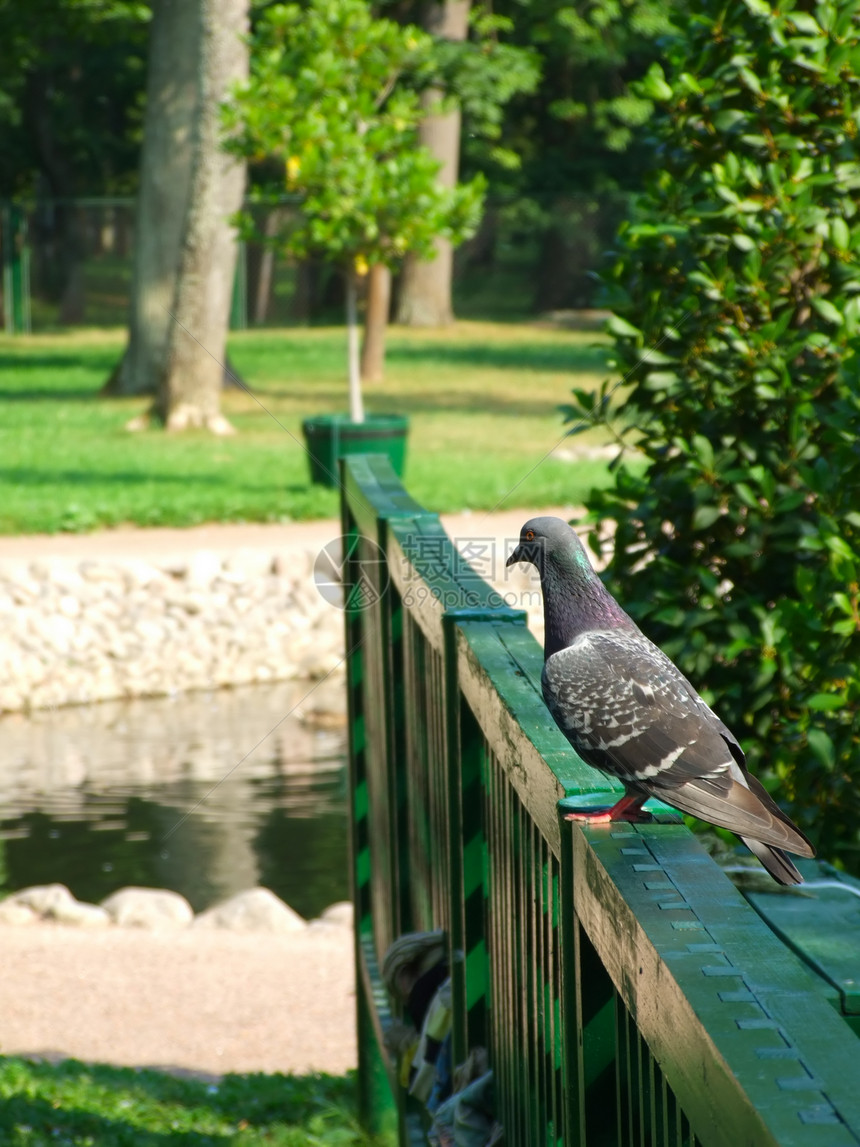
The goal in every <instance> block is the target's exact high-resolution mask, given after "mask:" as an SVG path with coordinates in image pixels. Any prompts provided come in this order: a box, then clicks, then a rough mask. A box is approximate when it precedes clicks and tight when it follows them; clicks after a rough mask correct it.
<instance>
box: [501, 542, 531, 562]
mask: <svg viewBox="0 0 860 1147" xmlns="http://www.w3.org/2000/svg"><path fill="white" fill-rule="evenodd" d="M531 561H534V556H533V555H532V553H531V552H530V547H529V546H526V545H523V543H522V542H520V544H519V545H518V546H517V548H516V549H515V550H514V552H513V553H512V554H511V556H510V557H509V558H508V560H507V561H506V562H505V566H506V567H507V566H515V565H516V564H517V562H531Z"/></svg>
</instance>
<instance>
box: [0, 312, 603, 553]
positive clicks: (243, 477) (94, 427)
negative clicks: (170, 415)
mask: <svg viewBox="0 0 860 1147" xmlns="http://www.w3.org/2000/svg"><path fill="white" fill-rule="evenodd" d="M123 342H124V335H123V333H122V332H118V331H103V330H85V331H77V332H74V333H71V334H54V335H40V336H30V337H20V336H19V337H8V336H0V400H2V410H3V417H2V420H0V422H1V423H2V424H0V486H2V491H3V494H2V498H0V533H31V532H42V531H45V532H56V531H60V530H77V531H81V530H92V529H96V528H99V527H103V526H115V525H119V524H123V523H136V524H138V525H142V526H149V525H174V526H186V525H192V524H195V523H200V522H207V521H286V520H300V519H308V518H315V517H327V516H333V515H335V514H336V513H337V496H336V493H335V492H334V491H331V490H326V489H323V488H321V487H315V486H312V485H311V484H310V482H309V478H308V467H307V458H306V455H305V453H304V450H303V448H302V446H301V444H300V443H301V432H300V424H301V420H302V418H303V417H306V416H308V415H311V414H318V413H322V412H327V411H335V410H343V409H345V407H346V386H345V382H344V373H345V347H344V332H343V331H342V330H341V329H337V328H324V329H310V330H275V331H253V332H242V333H239V334H235V335H234V336H232V338H231V340H230V356H231V361H232V363H233V365H234V367H235V368H236V369H237V370H238V371H239V372H240V374H241V376H242V377H243V379H244V380H245V381H246V382H247V383H248V384H249V385H250V386H251V387H252V388H253V394H254V397H252V396H250V395H248V394H246V393H244V392H242V391H239V390H230V391H228V392H226V393H225V395H224V400H223V408H224V412H225V413H226V414H227V416H228V417H229V418H230V420H231V421H232V423H233V424H234V426H235V427H236V429H237V430H238V431H239V433H238V434H237V435H236V436H235V437H231V438H213V437H212V436H210V435H208V434H205V433H202V432H200V433H187V434H182V435H167V434H164V433H163V432H162V431H160V430H157V429H154V430H149V431H144V432H142V433H137V434H132V433H129V432H127V431H126V430H125V429H124V427H125V425H126V423H127V422H128V421H129V420H130V419H131V418H133V417H134V416H135V415H138V414H140V413H142V412H143V411H144V410H145V408H146V405H147V403H146V400H145V399H141V398H137V399H110V398H103V397H101V395H100V394H99V390H100V387H101V385H102V384H103V383H104V381H105V379H106V378H107V377H108V375H109V374H110V371H111V369H112V367H113V366H114V364H115V363H116V361H117V359H118V356H119V355H120V353H121V351H122V347H123ZM604 361H605V351H604V349H603V347H602V346H601V345H600V342H599V336H597V335H595V334H593V333H590V332H582V331H568V330H557V329H547V328H543V327H538V326H536V325H528V324H500V323H460V324H458V325H457V326H456V327H454V328H453V329H452V330H450V331H445V332H441V333H428V332H419V331H410V330H405V329H397V328H395V329H394V330H393V331H392V333H391V336H390V339H389V354H388V368H387V377H386V381H385V382H384V383H382V384H378V385H373V386H367V387H366V388H365V396H366V403H367V407H368V409H369V410H370V411H397V412H401V413H406V414H408V415H409V416H410V419H411V433H410V440H409V447H408V458H407V468H406V474H405V481H406V484H407V485H408V487H409V490H410V492H411V493H412V494H413V495H414V497H416V498H417V499H418V501H419V502H422V503H423V504H424V505H426V506H427V507H428V508H429V509H432V510H437V511H450V510H460V509H465V508H471V509H475V510H487V509H492V508H494V507H495V506H496V505H498V504H501V505H502V506H504V507H506V508H514V507H517V506H549V505H566V504H576V503H578V502H579V501H580V500H581V498H582V497H583V495H584V494H585V492H586V491H587V490H588V489H589V488H590V486H591V485H592V484H599V483H602V482H605V481H606V480H607V469H606V462H605V461H603V460H599V459H598V460H594V459H590V460H589V459H584V460H573V461H572V460H570V452H571V449H572V448H575V449H576V450H580V449H581V448H582V446H583V445H587V444H588V443H589V441H591V442H593V441H594V440H593V439H589V437H588V435H583V436H580V437H577V438H575V439H571V440H569V441H566V442H564V441H561V440H562V438H563V435H564V432H565V428H564V426H563V424H562V421H561V417H560V414H559V412H558V406H559V404H560V403H563V402H565V401H566V400H567V398H568V396H569V392H570V389H571V387H572V386H573V385H589V384H590V383H596V382H598V381H599V380H600V379H601V378H602V377H603V376H604V373H605V367H604ZM556 447H557V448H558V449H556V451H555V453H553V454H552V455H551V456H549V457H547V455H548V454H549V452H550V451H552V450H553V448H556ZM565 455H567V458H565V457H564V456H565Z"/></svg>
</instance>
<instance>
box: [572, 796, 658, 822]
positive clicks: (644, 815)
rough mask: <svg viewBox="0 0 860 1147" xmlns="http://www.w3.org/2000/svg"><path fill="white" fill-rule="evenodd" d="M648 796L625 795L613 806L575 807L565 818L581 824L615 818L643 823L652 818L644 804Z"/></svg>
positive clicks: (608, 820)
mask: <svg viewBox="0 0 860 1147" xmlns="http://www.w3.org/2000/svg"><path fill="white" fill-rule="evenodd" d="M646 800H647V797H628V796H623V797H622V798H621V800H620V801H618V802H617V803H616V804H614V805H613V806H612V808H583V809H573V810H572V811H571V812H567V813H565V814H564V819H565V820H575V821H579V822H580V823H581V824H609V822H610V821H613V820H626V821H629V822H630V823H631V824H641V823H642V822H643V821H649V820H652V819H653V818H652V816H651V813H650V812H644V811H643V809H642V805H643V804H644V802H645V801H646Z"/></svg>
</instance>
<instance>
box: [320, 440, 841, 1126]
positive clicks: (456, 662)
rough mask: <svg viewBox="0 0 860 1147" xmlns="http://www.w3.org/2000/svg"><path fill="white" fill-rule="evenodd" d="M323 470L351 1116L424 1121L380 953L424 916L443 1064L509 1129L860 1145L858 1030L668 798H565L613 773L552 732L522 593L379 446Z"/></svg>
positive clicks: (591, 791)
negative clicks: (445, 998)
mask: <svg viewBox="0 0 860 1147" xmlns="http://www.w3.org/2000/svg"><path fill="white" fill-rule="evenodd" d="M343 484H344V491H343V500H342V505H343V529H344V534H345V537H346V554H347V557H346V562H345V567H344V576H345V584H346V592H347V600H348V602H349V608H348V609H347V623H346V635H347V650H348V690H349V703H350V741H351V762H350V768H351V779H350V791H351V806H352V864H353V882H354V895H355V905H356V925H357V928H356V960H357V970H358V976H357V978H358V1023H359V1049H360V1087H361V1096H362V1107H363V1113H364V1118H365V1120H366V1122H367V1124H368V1125H369V1126H370V1127H372V1128H376V1129H384V1128H385V1127H386V1126H387V1125H391V1126H392V1127H393V1131H392V1133H393V1134H396V1136H397V1137H398V1138H399V1142H401V1143H418V1142H423V1141H425V1140H424V1139H422V1130H421V1127H422V1120H423V1116H422V1113H421V1112H420V1111H419V1110H417V1109H415V1108H410V1106H409V1104H408V1103H407V1102H406V1100H405V1099H404V1095H403V1091H402V1088H401V1087H400V1085H399V1082H398V1080H397V1078H396V1071H395V1065H394V1064H393V1063H392V1062H391V1061H390V1060H389V1058H388V1056H387V1054H386V1053H385V1051H384V1049H383V1042H382V1041H383V1037H384V1033H385V1030H386V1027H387V1026H388V1025H389V1024H390V1023H391V1020H392V1015H391V1010H390V1003H389V1001H388V999H387V998H386V995H385V992H384V990H383V988H382V984H381V981H380V978H379V966H380V962H381V960H382V958H383V956H384V953H385V951H386V949H387V947H388V945H389V944H390V943H391V941H392V940H394V939H395V938H396V937H397V936H398V935H400V934H402V933H403V932H406V931H410V930H413V929H418V930H424V929H430V928H444V929H445V930H446V932H447V935H448V942H449V947H450V953H451V956H452V960H451V969H452V987H453V999H454V1030H453V1053H454V1062H455V1063H456V1062H459V1061H461V1060H462V1059H463V1058H464V1057H465V1055H466V1053H467V1051H468V1050H469V1049H472V1048H474V1047H476V1046H482V1047H484V1048H486V1049H487V1051H488V1053H489V1059H490V1063H491V1066H492V1069H493V1071H494V1073H495V1084H496V1090H495V1105H496V1115H497V1117H498V1119H499V1120H500V1121H501V1123H502V1124H503V1126H504V1133H505V1142H506V1143H507V1144H510V1145H512V1147H537V1145H554V1147H555V1145H562V1144H566V1145H567V1147H574V1145H579V1144H587V1145H589V1147H592V1145H604V1144H605V1145H610V1144H614V1145H623V1147H646V1145H648V1147H652V1145H653V1147H657V1145H661V1147H681V1145H689V1147H692V1145H694V1144H702V1145H713V1147H718V1145H720V1147H743V1145H750V1147H752V1145H755V1147H764V1145H768V1144H777V1143H778V1144H782V1145H788V1144H797V1145H798V1147H800V1145H801V1144H802V1145H803V1147H818V1145H820V1147H842V1145H847V1144H857V1143H860V1086H858V1084H860V1072H858V1067H857V1061H858V1051H860V1045H858V1043H857V1037H856V1036H855V1034H854V1032H853V1031H852V1030H851V1028H850V1027H849V1025H848V1023H847V1022H846V1020H845V1018H844V1017H843V1016H842V1015H840V1014H839V1012H838V1010H837V1008H836V1007H834V1006H831V1004H830V1003H828V1002H827V1000H826V998H825V994H823V993H822V991H821V987H820V984H819V982H818V981H817V980H815V979H814V978H813V977H812V975H811V974H810V973H809V971H808V970H807V969H806V967H805V966H804V965H803V964H802V963H801V962H800V960H799V959H798V958H797V957H796V956H795V955H794V953H792V952H791V951H790V950H789V949H788V948H787V947H786V946H785V945H784V944H783V943H782V942H781V941H780V940H779V939H778V938H777V937H776V935H775V934H774V933H773V932H772V931H771V930H770V929H769V928H768V927H767V925H766V924H765V923H764V922H763V920H762V919H761V917H760V916H759V915H758V914H757V913H756V912H755V911H754V910H753V909H752V908H751V907H750V906H749V904H748V903H747V901H746V900H745V899H744V897H743V896H742V895H741V893H740V892H738V891H737V889H736V888H735V887H734V886H733V885H732V884H731V883H730V881H729V880H728V878H727V877H726V876H725V875H724V873H723V872H722V871H721V870H720V869H719V868H718V867H717V866H716V865H715V864H714V862H713V861H712V860H711V859H710V857H709V856H708V855H707V854H706V853H705V852H704V850H703V849H702V848H701V846H700V845H699V843H698V842H697V841H696V840H695V839H694V837H693V836H692V835H691V834H690V833H689V832H688V830H687V829H686V828H685V827H684V826H683V824H681V823H680V822H679V819H678V818H677V817H675V816H674V815H670V816H669V817H668V820H669V823H655V824H648V825H629V824H615V825H612V826H601V827H598V826H595V827H585V828H583V827H580V826H579V825H575V824H573V823H572V822H570V821H567V820H565V819H564V808H565V801H566V800H568V799H569V798H571V797H576V799H577V803H581V802H582V801H583V800H584V799H585V800H587V799H591V798H597V799H599V798H600V797H601V795H602V796H603V798H604V799H605V798H606V795H607V792H608V791H609V790H610V788H611V786H610V785H609V783H608V782H606V781H604V780H602V779H601V777H600V776H599V774H597V773H595V772H594V770H592V769H589V768H588V767H587V766H585V765H584V764H582V762H580V761H579V760H578V758H577V757H576V756H575V754H574V753H573V752H572V751H571V749H570V747H569V746H568V744H567V742H566V740H565V739H564V738H563V737H562V735H561V734H560V733H559V732H558V731H557V730H556V729H555V727H554V725H553V723H552V720H551V718H550V717H549V715H548V713H547V710H546V707H545V706H544V704H543V701H542V699H541V695H540V671H541V665H542V653H541V651H540V649H539V647H538V645H537V643H536V642H535V640H534V638H533V637H532V636H531V634H530V633H529V632H528V630H527V629H526V627H525V619H524V615H523V614H522V613H520V612H519V611H517V610H514V609H511V608H508V607H506V606H505V605H504V604H503V602H502V601H501V599H500V598H499V596H498V595H497V594H496V593H495V592H494V591H493V590H492V589H491V587H490V586H489V585H487V584H486V583H484V582H483V581H482V579H481V578H480V577H478V576H477V575H476V574H474V573H473V572H472V571H471V570H470V569H469V567H468V566H467V565H466V564H465V563H464V562H463V561H462V559H461V558H460V557H459V555H458V553H457V552H456V550H455V549H454V547H453V546H452V544H451V543H450V541H449V540H448V538H447V536H446V535H445V533H444V531H443V530H442V529H441V526H440V524H439V521H438V519H437V518H436V517H435V515H432V514H428V513H426V512H425V511H424V510H423V509H422V508H421V507H420V506H419V505H417V504H416V503H415V502H413V501H412V500H411V499H410V498H409V496H408V494H407V493H406V491H405V490H403V488H402V487H401V486H400V484H399V482H398V480H397V479H396V477H395V476H394V474H393V472H392V471H391V469H390V467H389V466H388V464H387V461H386V460H384V459H382V458H378V457H363V458H360V457H352V458H350V459H347V460H346V461H345V463H344V469H343ZM664 812H665V810H664ZM662 819H664V820H665V819H666V817H665V816H662ZM773 895H774V896H779V895H791V894H785V893H782V894H780V893H779V892H777V891H775V892H774V894H773ZM758 899H759V900H760V899H761V895H760V896H759V897H758ZM457 951H459V952H460V953H462V957H463V958H462V959H461V960H459V961H458V960H454V959H453V954H454V953H455V952H457Z"/></svg>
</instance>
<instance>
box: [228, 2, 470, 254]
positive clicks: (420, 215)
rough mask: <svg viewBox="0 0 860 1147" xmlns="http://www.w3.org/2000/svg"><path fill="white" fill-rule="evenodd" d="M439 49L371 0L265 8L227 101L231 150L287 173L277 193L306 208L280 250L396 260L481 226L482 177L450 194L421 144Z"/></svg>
mask: <svg viewBox="0 0 860 1147" xmlns="http://www.w3.org/2000/svg"><path fill="white" fill-rule="evenodd" d="M431 54H432V41H431V40H430V37H429V36H427V35H426V33H424V32H422V31H421V30H420V29H418V28H414V27H411V26H401V25H399V24H396V23H394V22H393V21H390V20H380V19H375V18H374V17H373V15H372V14H371V11H370V8H369V5H368V4H367V3H366V2H365V0H311V2H310V3H308V4H307V5H301V6H300V5H298V4H278V5H273V6H272V7H270V8H267V9H266V10H265V12H264V13H263V15H262V17H261V19H260V21H259V24H258V26H257V28H256V31H255V33H254V38H253V42H252V67H251V76H250V78H249V79H248V81H247V82H246V83H244V84H242V85H240V86H239V87H238V88H237V89H236V91H235V92H234V94H233V99H232V100H231V102H230V103H229V104H228V106H227V107H225V108H224V112H223V114H224V123H225V128H226V134H227V141H226V143H225V146H226V147H227V149H228V150H230V151H233V152H236V153H238V154H241V155H244V156H247V157H249V158H252V159H257V160H260V159H264V158H267V159H269V160H276V161H277V164H278V166H279V169H280V170H281V171H283V172H284V173H285V174H284V181H283V184H282V186H281V188H280V190H281V191H282V192H284V191H285V192H288V193H290V194H291V195H293V196H294V197H295V201H296V204H297V206H298V208H299V210H298V211H294V212H291V213H289V214H286V213H285V214H284V224H283V230H282V232H281V233H280V234H279V235H278V236H277V237H276V238H275V240H274V241H275V242H276V243H277V244H278V245H279V246H280V247H281V248H282V249H285V250H288V251H291V252H293V253H295V254H300V255H305V254H312V253H315V254H321V255H323V256H325V257H327V258H329V259H332V260H334V261H338V262H341V263H344V264H355V263H356V261H360V262H366V263H373V262H386V263H394V262H396V261H397V260H399V259H400V258H402V256H403V255H405V254H406V252H407V251H414V252H416V253H417V254H419V255H421V256H424V257H432V254H433V251H434V246H433V244H434V240H435V239H436V238H437V237H439V236H444V237H446V238H449V239H451V240H452V241H453V242H459V241H460V240H462V239H463V238H465V237H466V236H468V235H469V234H471V233H472V232H473V231H474V229H475V228H476V226H477V224H478V221H479V219H480V212H481V206H482V199H483V190H484V183H483V181H482V180H481V179H475V180H472V182H471V183H468V184H464V185H460V186H458V187H456V188H454V189H453V190H446V189H443V188H442V187H440V185H439V184H438V182H437V179H436V176H437V172H438V169H439V164H438V162H437V161H436V160H435V159H433V157H432V156H431V155H430V153H429V152H428V151H427V150H426V149H425V148H422V147H420V146H419V145H418V137H417V128H418V123H419V121H420V120H421V118H422V116H423V115H424V114H425V112H424V109H423V108H422V105H421V101H420V98H419V94H418V91H417V85H420V83H421V77H422V75H425V74H427V72H428V69H429V68H430V63H429V60H430V56H431ZM407 77H409V78H411V80H412V86H405V85H404V78H407ZM267 239H268V241H269V242H272V238H271V237H267Z"/></svg>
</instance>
